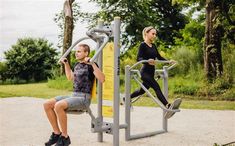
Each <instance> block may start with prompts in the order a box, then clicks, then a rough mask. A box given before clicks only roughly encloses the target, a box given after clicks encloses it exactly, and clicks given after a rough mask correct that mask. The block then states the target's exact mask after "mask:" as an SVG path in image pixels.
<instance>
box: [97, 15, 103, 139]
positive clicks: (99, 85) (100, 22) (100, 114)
mask: <svg viewBox="0 0 235 146" xmlns="http://www.w3.org/2000/svg"><path fill="white" fill-rule="evenodd" d="M103 25H104V21H103V20H98V28H103ZM102 41H103V40H99V41H98V44H97V46H98V48H99V47H100V46H101V44H102V43H103V42H102ZM98 66H99V68H100V69H101V70H103V51H102V52H101V53H100V55H99V57H98ZM97 88H98V99H97V105H98V106H97V108H98V109H97V112H98V114H97V115H98V118H99V119H100V120H101V121H100V122H102V123H103V115H102V104H103V103H102V101H103V100H102V84H101V83H100V82H98V87H97ZM97 134H98V142H103V132H98V133H97Z"/></svg>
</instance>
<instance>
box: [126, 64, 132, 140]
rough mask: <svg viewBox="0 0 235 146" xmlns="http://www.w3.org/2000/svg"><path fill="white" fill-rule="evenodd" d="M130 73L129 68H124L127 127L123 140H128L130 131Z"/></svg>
mask: <svg viewBox="0 0 235 146" xmlns="http://www.w3.org/2000/svg"><path fill="white" fill-rule="evenodd" d="M130 81H131V72H130V66H129V65H127V66H126V67H125V122H126V124H127V127H126V129H125V139H126V141H127V140H130V135H131V134H130V131H131V121H130V119H131V118H130V117H131V111H130V104H131V102H130V100H131V99H130V92H131V82H130Z"/></svg>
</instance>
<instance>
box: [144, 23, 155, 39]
mask: <svg viewBox="0 0 235 146" xmlns="http://www.w3.org/2000/svg"><path fill="white" fill-rule="evenodd" d="M152 29H155V28H154V27H153V26H148V27H145V28H144V29H143V31H142V35H143V39H144V40H145V39H146V34H147V33H148V32H149V31H150V30H152Z"/></svg>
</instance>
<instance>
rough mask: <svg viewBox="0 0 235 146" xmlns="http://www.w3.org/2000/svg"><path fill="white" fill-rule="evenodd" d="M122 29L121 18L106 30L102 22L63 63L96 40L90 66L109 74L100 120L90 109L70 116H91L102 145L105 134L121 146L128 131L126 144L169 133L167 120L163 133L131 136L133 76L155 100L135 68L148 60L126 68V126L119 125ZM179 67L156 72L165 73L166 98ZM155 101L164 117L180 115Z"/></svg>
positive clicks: (100, 91)
mask: <svg viewBox="0 0 235 146" xmlns="http://www.w3.org/2000/svg"><path fill="white" fill-rule="evenodd" d="M120 25H121V21H120V18H119V17H115V18H114V24H113V25H111V26H104V24H103V21H102V20H99V21H98V26H97V27H96V28H92V29H90V30H89V31H88V32H87V33H86V34H87V36H88V37H83V38H80V39H79V40H77V41H76V42H75V43H74V44H73V45H72V46H71V47H70V48H69V49H68V50H67V51H66V52H65V54H63V55H62V57H61V58H60V59H59V62H60V61H61V59H63V58H65V57H67V55H68V54H69V53H70V52H71V51H72V49H73V48H74V47H75V46H76V45H77V44H79V43H80V42H81V41H83V40H86V39H92V40H93V41H95V42H96V44H97V45H96V52H95V55H94V56H93V57H92V58H91V59H90V62H94V61H95V60H96V61H97V63H98V66H99V68H100V69H101V70H103V72H104V74H105V82H104V83H103V85H102V84H101V83H100V82H98V87H97V117H95V116H94V115H93V113H92V111H91V109H90V107H87V109H85V110H80V111H72V112H69V113H71V114H81V113H84V112H87V113H88V114H89V115H90V117H91V131H92V132H94V133H98V141H99V142H102V141H103V133H107V134H111V135H113V146H119V129H125V130H126V140H131V139H136V138H142V137H146V136H151V135H155V134H158V133H163V132H167V119H166V118H164V117H163V130H162V131H160V132H153V133H147V134H142V135H137V136H131V135H130V89H131V88H130V87H131V84H130V79H131V76H133V77H134V79H135V80H136V81H137V82H138V83H139V84H140V85H141V87H143V89H144V90H145V91H146V92H147V94H149V95H150V96H151V93H150V92H149V91H148V90H147V89H146V88H145V87H144V86H142V84H141V83H140V81H139V80H138V79H137V76H136V75H133V74H134V73H137V75H139V76H140V73H139V71H138V70H134V67H135V66H137V65H138V64H140V63H143V62H146V60H142V61H140V62H137V63H136V64H135V65H133V66H132V67H129V66H126V68H125V78H126V79H125V80H126V82H125V88H126V91H125V95H126V96H125V97H126V105H125V117H126V118H125V119H126V120H125V123H124V124H119V117H120V114H119V108H120V107H119V106H120V104H119V103H120V90H119V84H120V83H119V82H120V78H119V75H120ZM110 38H113V43H108V42H109V40H110ZM157 62H161V63H169V62H164V61H157ZM174 66H175V64H174V65H172V66H170V67H166V66H164V67H163V69H162V70H156V71H157V72H160V73H162V76H163V79H164V94H165V96H166V97H167V96H168V82H167V78H168V70H170V69H171V68H173V67H174ZM152 98H153V99H154V101H155V102H156V103H157V104H159V105H160V107H161V108H162V109H163V113H165V111H169V112H173V113H175V112H179V110H178V109H176V110H169V109H166V108H165V106H164V105H162V103H161V102H160V101H159V100H158V99H157V98H155V97H153V96H152ZM104 117H108V118H112V120H113V122H106V121H104Z"/></svg>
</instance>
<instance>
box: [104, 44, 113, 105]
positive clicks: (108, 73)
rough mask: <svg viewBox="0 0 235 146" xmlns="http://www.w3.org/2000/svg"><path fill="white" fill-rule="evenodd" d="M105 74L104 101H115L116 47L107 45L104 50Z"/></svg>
mask: <svg viewBox="0 0 235 146" xmlns="http://www.w3.org/2000/svg"><path fill="white" fill-rule="evenodd" d="M103 73H104V74H105V82H104V83H103V99H104V100H111V101H113V97H114V45H113V43H107V45H106V46H105V48H104V49H103Z"/></svg>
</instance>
